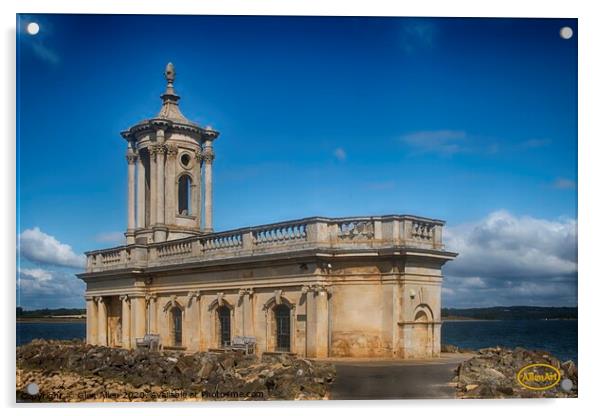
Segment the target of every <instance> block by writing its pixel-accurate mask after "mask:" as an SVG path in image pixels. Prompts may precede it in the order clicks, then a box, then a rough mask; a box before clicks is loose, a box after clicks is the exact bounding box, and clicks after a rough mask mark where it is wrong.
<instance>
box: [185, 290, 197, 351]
mask: <svg viewBox="0 0 602 416" xmlns="http://www.w3.org/2000/svg"><path fill="white" fill-rule="evenodd" d="M200 297H201V295H200V293H199V291H194V292H190V293H188V305H187V306H188V310H187V311H186V313H185V314H184V316H185V322H186V328H184V334H185V335H186V342H185V344H184V345H185V346H186V348H188V349H189V350H191V351H199V349H200V344H201V320H200V319H199V318H200V313H199V312H200V305H199V300H200Z"/></svg>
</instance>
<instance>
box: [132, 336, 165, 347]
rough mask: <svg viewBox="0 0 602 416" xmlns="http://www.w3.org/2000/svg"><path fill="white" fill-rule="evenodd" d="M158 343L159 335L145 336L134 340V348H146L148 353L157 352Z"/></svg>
mask: <svg viewBox="0 0 602 416" xmlns="http://www.w3.org/2000/svg"><path fill="white" fill-rule="evenodd" d="M159 341H160V337H159V334H146V335H145V336H144V337H143V338H136V348H148V349H149V350H150V351H158V350H159V345H160V342H159Z"/></svg>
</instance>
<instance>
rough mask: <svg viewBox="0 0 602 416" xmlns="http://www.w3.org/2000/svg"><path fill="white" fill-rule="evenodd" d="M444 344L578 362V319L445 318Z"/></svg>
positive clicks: (74, 334)
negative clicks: (533, 353)
mask: <svg viewBox="0 0 602 416" xmlns="http://www.w3.org/2000/svg"><path fill="white" fill-rule="evenodd" d="M85 336H86V324H85V323H84V322H73V323H72V322H65V323H62V322H61V323H55V322H17V345H21V344H26V343H28V342H30V341H31V340H32V339H35V338H45V339H73V338H82V339H83V338H85ZM441 339H442V343H444V344H453V345H457V346H459V347H462V348H470V349H478V348H485V347H494V346H496V345H499V346H503V347H508V348H514V347H524V348H528V349H540V350H545V351H549V352H550V353H552V354H553V355H555V356H557V357H558V358H560V359H562V360H569V359H570V360H573V361H575V362H577V321H576V320H570V321H568V320H567V321H560V320H559V321H534V320H530V321H445V322H444V323H443V326H442V329H441Z"/></svg>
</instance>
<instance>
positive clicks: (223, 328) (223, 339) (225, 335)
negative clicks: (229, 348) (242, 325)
mask: <svg viewBox="0 0 602 416" xmlns="http://www.w3.org/2000/svg"><path fill="white" fill-rule="evenodd" d="M217 314H218V318H219V333H220V345H221V346H222V347H223V346H224V345H228V344H229V343H230V309H229V308H228V307H227V306H220V307H219V308H218V309H217Z"/></svg>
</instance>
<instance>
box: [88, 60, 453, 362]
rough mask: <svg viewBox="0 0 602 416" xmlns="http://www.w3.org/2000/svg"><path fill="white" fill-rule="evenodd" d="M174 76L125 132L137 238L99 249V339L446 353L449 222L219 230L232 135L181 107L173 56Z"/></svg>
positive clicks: (349, 221)
mask: <svg viewBox="0 0 602 416" xmlns="http://www.w3.org/2000/svg"><path fill="white" fill-rule="evenodd" d="M166 78H167V81H168V87H167V90H166V92H165V93H164V94H163V95H162V98H163V108H162V110H161V112H160V113H159V115H158V116H157V117H156V118H154V119H151V120H145V121H143V122H141V123H139V124H137V125H136V126H134V127H132V128H130V129H129V130H127V131H126V132H124V133H122V135H123V137H124V138H125V139H126V140H127V141H128V150H127V159H128V164H129V165H128V174H129V181H128V183H129V187H128V195H129V198H128V202H129V209H128V230H127V232H126V237H127V243H126V245H125V246H121V247H116V248H112V249H108V250H98V251H92V252H88V253H86V254H87V262H88V263H87V269H86V272H85V273H82V274H80V275H79V277H80V278H82V279H83V280H84V281H85V282H86V284H87V291H86V304H87V341H88V342H89V343H92V344H100V345H111V346H120V347H124V348H134V347H135V345H136V338H141V337H143V336H144V335H145V334H149V333H152V334H159V336H160V340H161V345H162V347H163V348H173V349H182V350H186V351H204V350H208V349H213V348H221V347H222V346H223V344H224V343H227V342H228V341H230V340H231V339H232V337H234V336H253V337H255V338H256V340H257V352H258V353H262V352H265V351H288V352H292V353H296V354H298V355H300V356H307V357H318V358H320V357H347V356H352V357H400V358H413V357H433V356H438V355H439V352H440V332H441V331H440V328H441V314H440V310H441V304H440V303H441V280H442V275H441V267H442V265H443V264H445V262H447V261H449V260H451V259H453V258H454V257H455V253H450V252H447V251H445V250H444V247H443V244H442V230H443V225H444V222H443V221H439V220H431V219H427V218H422V217H416V216H409V215H387V216H379V217H352V218H320V217H313V218H306V219H302V220H295V221H287V222H282V223H277V224H269V225H263V226H257V227H249V228H242V229H237V230H232V231H226V232H213V229H212V198H211V194H212V190H211V188H212V173H211V167H212V162H213V159H214V151H213V146H212V142H213V140H215V139H216V138H217V136H218V133H217V132H215V131H214V130H212V129H210V128H203V127H200V126H198V125H196V124H194V123H192V122H190V121H188V120H187V119H186V118H185V117H184V116H183V115H182V114H181V113H180V111H179V109H178V99H179V97H178V96H177V95H176V94H175V91H174V90H173V81H174V78H175V71H174V70H173V66H171V64H170V65H168V68H167V70H166ZM184 155H186V156H187V157H184ZM164 156H167V157H164ZM183 176H187V179H186V180H185V181H184V182H185V183H184V182H183V181H182V180H181V178H182V177H183ZM183 186H185V187H186V190H184V189H183V188H182V187H183ZM201 201H202V202H203V204H201ZM201 206H203V207H204V208H203V210H201ZM201 212H203V213H204V218H203V220H202V221H201Z"/></svg>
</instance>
